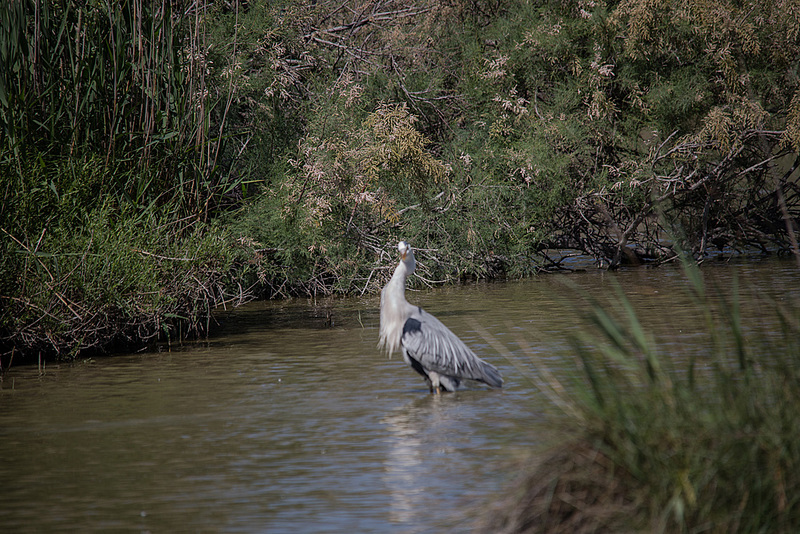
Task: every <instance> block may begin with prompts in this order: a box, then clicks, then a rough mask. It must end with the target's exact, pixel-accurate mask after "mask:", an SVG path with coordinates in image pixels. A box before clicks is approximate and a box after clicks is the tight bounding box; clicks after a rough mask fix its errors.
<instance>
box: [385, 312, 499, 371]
mask: <svg viewBox="0 0 800 534" xmlns="http://www.w3.org/2000/svg"><path fill="white" fill-rule="evenodd" d="M401 342H402V344H403V347H405V349H406V350H407V351H408V352H409V353H410V355H411V356H412V357H413V358H414V359H416V360H417V361H419V362H420V363H421V364H422V366H423V367H425V368H426V369H429V370H431V371H435V372H437V373H440V374H445V375H449V376H456V377H459V378H469V379H472V380H485V379H486V373H485V372H484V366H486V365H489V364H487V363H486V362H484V361H482V360H481V359H480V358H478V357H477V356H476V355H475V353H474V352H472V351H471V350H470V348H469V347H467V346H466V345H465V344H464V342H463V341H461V340H460V339H459V338H458V336H456V335H455V334H454V333H453V332H451V331H450V329H449V328H447V327H446V326H445V325H444V324H442V322H441V321H439V320H438V319H437V318H436V317H434V316H433V315H431V314H429V313H428V312H426V311H424V310H422V309H421V308H417V310H416V311H414V313H412V314H411V316H410V317H409V318H408V319H407V320H406V322H405V325H404V326H403V336H402V338H401ZM490 367H491V366H490Z"/></svg>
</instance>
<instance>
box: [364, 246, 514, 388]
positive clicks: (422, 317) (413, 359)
mask: <svg viewBox="0 0 800 534" xmlns="http://www.w3.org/2000/svg"><path fill="white" fill-rule="evenodd" d="M397 249H398V250H399V251H400V263H399V264H398V265H397V268H396V269H395V270H394V275H393V276H392V279H391V280H389V283H388V284H386V287H384V288H383V291H381V329H380V342H379V343H378V346H379V347H382V348H384V349H386V350H387V351H388V352H389V355H390V356H391V354H392V352H394V351H395V350H397V349H398V348H401V347H402V350H403V359H404V360H405V362H406V363H407V364H408V365H410V366H411V368H412V369H414V370H415V371H416V372H418V373H419V374H421V375H422V377H423V378H424V379H425V381H426V382H427V383H428V385H429V386H430V389H431V392H432V393H440V392H441V390H445V391H455V390H456V389H458V388H459V386H460V385H461V382H462V381H463V380H465V379H469V380H477V381H479V382H483V383H485V384H488V385H489V386H491V387H494V388H499V387H502V386H503V379H502V378H501V377H500V373H498V372H497V369H496V368H495V367H494V366H493V365H491V364H489V363H486V362H485V361H483V360H481V359H480V358H478V357H477V356H476V355H475V353H474V352H472V350H470V348H469V347H467V346H466V345H465V344H464V342H463V341H461V340H460V339H459V338H458V336H456V335H455V334H454V333H453V332H451V331H450V329H449V328H447V327H446V326H445V325H443V324H442V323H441V322H440V321H439V320H438V319H437V318H436V317H434V316H433V315H431V314H429V313H428V312H426V311H425V310H423V309H422V308H420V307H419V306H413V305H411V304H409V303H408V301H406V297H405V291H406V278H408V276H409V275H411V273H413V272H414V269H415V268H416V261H415V260H414V251H413V250H411V247H410V246H409V245H408V243H406V242H405V241H400V243H399V244H398V245H397Z"/></svg>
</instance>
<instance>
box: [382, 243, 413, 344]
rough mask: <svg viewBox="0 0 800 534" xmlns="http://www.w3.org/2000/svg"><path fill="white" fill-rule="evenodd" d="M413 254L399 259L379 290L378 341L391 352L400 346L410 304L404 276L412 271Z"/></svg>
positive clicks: (406, 276)
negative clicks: (387, 281)
mask: <svg viewBox="0 0 800 534" xmlns="http://www.w3.org/2000/svg"><path fill="white" fill-rule="evenodd" d="M415 266H416V265H415V261H414V255H413V254H412V253H409V254H407V255H406V259H405V260H402V261H400V263H399V264H398V265H397V268H395V270H394V274H393V275H392V279H391V280H389V283H388V284H386V286H384V288H383V291H381V328H380V342H379V343H378V346H380V347H383V348H384V349H386V350H387V351H388V352H389V355H391V354H392V352H394V351H395V350H397V349H399V348H400V338H401V337H402V335H403V325H404V324H405V320H406V317H407V315H408V313H409V308H411V305H410V304H409V303H408V301H406V295H405V293H406V278H408V275H410V274H411V273H413V272H414V268H415Z"/></svg>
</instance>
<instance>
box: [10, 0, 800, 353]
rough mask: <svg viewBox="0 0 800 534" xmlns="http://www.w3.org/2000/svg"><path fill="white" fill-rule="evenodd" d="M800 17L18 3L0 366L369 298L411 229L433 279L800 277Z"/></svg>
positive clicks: (635, 5)
mask: <svg viewBox="0 0 800 534" xmlns="http://www.w3.org/2000/svg"><path fill="white" fill-rule="evenodd" d="M798 21H800V1H798V0H780V1H778V2H773V1H770V2H767V1H765V0H753V1H752V2H747V3H744V4H742V3H741V2H733V1H731V0H715V1H705V2H688V1H686V0H659V1H654V0H622V1H611V0H569V1H558V2H556V1H547V0H541V1H525V2H511V1H507V0H478V1H472V0H471V1H462V0H448V1H445V2H432V1H423V2H418V3H411V2H408V1H407V0H348V1H346V2H333V1H328V0H320V1H317V2H298V1H293V0H282V1H278V2H274V1H266V0H253V1H249V2H241V1H238V0H237V1H233V2H221V1H214V0H191V1H187V2H181V3H175V2H167V1H166V0H127V1H124V2H111V1H107V0H99V1H96V2H86V3H76V2H71V1H69V0H15V1H13V2H6V3H5V4H3V6H2V7H0V61H1V62H2V64H1V65H0V132H2V133H0V195H2V207H1V208H0V229H1V230H2V231H1V232H0V255H1V257H2V259H1V260H0V261H2V272H1V273H0V299H2V306H0V310H1V311H0V340H2V349H1V350H0V353H1V354H2V355H3V357H4V358H6V357H7V356H8V355H9V354H10V353H11V351H12V350H15V351H17V352H18V353H20V354H28V355H35V354H36V353H39V352H40V351H41V352H42V353H43V354H45V355H47V354H52V353H55V354H61V355H65V354H69V355H75V354H78V353H80V352H81V351H82V350H85V349H87V348H97V349H102V348H107V347H110V346H111V345H112V344H114V343H115V340H118V339H119V338H125V339H130V340H131V341H132V342H134V343H136V342H137V340H138V341H139V342H140V341H141V340H142V339H145V338H147V337H151V336H153V335H154V332H167V331H170V328H173V327H174V328H177V327H178V326H180V328H181V329H182V330H183V331H187V330H197V329H198V328H199V327H200V325H201V324H207V320H206V318H204V317H203V314H204V313H205V312H201V311H200V310H207V309H209V308H212V307H213V305H214V304H220V303H222V302H226V301H227V296H225V297H223V296H222V295H234V294H236V295H238V296H239V297H238V298H239V300H240V301H244V300H247V299H250V298H254V297H257V296H275V295H278V296H285V295H291V294H331V293H358V294H364V293H367V292H374V291H376V290H377V289H378V288H379V287H380V286H381V285H382V284H383V283H384V282H385V280H386V279H387V277H388V275H389V274H390V272H389V269H388V268H387V266H388V265H389V264H392V263H394V256H393V253H392V251H393V250H394V248H393V247H394V243H396V242H397V241H398V240H399V239H405V240H407V241H409V242H411V243H412V244H413V245H414V246H416V247H417V248H418V249H419V254H418V259H419V260H420V269H419V272H420V274H422V275H423V277H424V279H425V280H427V281H428V283H434V282H442V281H453V280H459V279H463V278H469V277H495V276H502V275H506V276H523V275H526V274H529V273H533V272H535V271H539V270H554V269H560V268H564V263H563V262H562V259H563V257H564V256H565V255H569V254H572V253H581V254H585V255H588V256H589V257H591V258H593V259H594V261H596V263H597V264H598V265H603V266H608V267H612V268H614V267H617V266H619V265H622V264H625V263H639V262H643V261H652V262H660V261H665V260H669V259H672V258H674V256H675V251H674V249H673V245H672V243H670V242H669V241H666V240H665V239H664V236H665V235H668V234H671V235H682V236H684V237H683V238H682V241H681V243H679V244H680V246H682V247H684V248H686V249H687V250H690V251H691V252H692V253H693V254H694V256H695V258H697V259H702V258H703V257H705V256H706V255H708V254H709V253H711V252H713V251H716V250H723V251H725V252H726V253H730V252H737V251H748V252H750V251H756V252H760V253H775V252H777V253H787V252H794V253H795V254H796V255H798V258H799V261H800V249H798V245H797V219H798V215H800V190H799V189H798V183H797V172H796V170H795V169H796V167H797V155H798V152H799V151H800V83H799V81H800V62H799V61H800V60H798V58H800V22H798ZM659 213H660V214H663V216H662V217H657V216H656V214H659ZM123 229H125V231H123ZM128 229H129V230H128ZM153 234H160V235H159V236H158V238H156V236H155V235H153ZM101 235H107V236H108V237H109V239H108V240H106V241H103V240H102V239H101V238H100V236H101ZM123 237H124V239H123ZM99 243H105V244H106V245H104V246H103V247H100V245H99ZM112 243H113V245H112ZM148 247H149V248H148ZM197 249H202V250H204V251H209V252H208V253H207V255H203V254H200V255H197V254H195V253H194V252H192V251H194V250H197ZM135 251H140V252H135ZM210 251H214V252H213V253H211V252H210ZM565 251H566V252H567V254H565ZM204 254H205V253H204ZM212 256H214V257H213V258H212ZM99 257H104V261H107V262H108V263H109V264H111V265H115V266H116V267H115V268H114V269H113V270H102V269H99V268H98V267H97V266H96V265H94V264H92V263H90V259H91V258H99ZM170 258H173V259H170ZM202 258H204V259H202ZM187 259H188V260H191V261H186V260H187ZM65 266H68V267H65ZM65 268H66V269H67V270H64V269H65ZM218 269H220V270H219V271H217V270H218ZM81 272H82V273H90V274H87V275H86V276H77V273H81ZM144 272H146V273H150V274H148V279H147V280H143V278H142V277H141V276H140V275H141V274H142V273H144ZM56 273H60V274H56ZM111 273H113V274H111ZM176 273H183V274H182V275H180V274H176ZM186 276H189V277H190V278H192V279H196V280H198V287H206V288H211V287H219V288H221V289H220V291H219V292H217V291H216V290H214V291H211V290H209V291H208V292H205V293H203V294H204V295H205V296H203V297H202V298H200V297H198V295H199V294H200V293H192V291H187V289H186V288H185V287H183V286H182V285H181V283H180V282H179V281H181V280H185V277H186ZM79 280H82V281H81V282H79ZM120 288H124V292H123V293H119V291H120ZM155 288H158V291H157V292H156V289H155ZM115 291H116V292H117V293H115ZM201 293H202V292H201ZM209 294H214V295H217V296H216V297H215V298H214V299H211V300H206V299H207V296H208V295H209ZM164 296H166V297H165V298H166V299H167V301H169V302H173V303H175V302H182V303H183V304H182V305H181V306H182V307H177V308H176V307H170V306H171V305H170V306H166V307H165V305H164V302H165V301H164V300H163V299H162V297H164ZM87 299H91V300H87ZM131 302H136V303H137V304H136V306H133V305H132V304H131ZM95 306H101V307H102V309H103V310H105V311H104V312H103V313H94V312H93V311H89V310H94V309H95ZM80 310H87V311H86V312H83V311H80ZM135 310H138V311H135ZM165 314H166V315H165ZM100 317H107V318H109V320H108V321H107V326H103V327H102V328H101V326H100V325H101V324H106V323H102V321H101V322H98V321H99V318H100ZM132 317H138V318H139V319H132ZM114 318H126V319H125V320H126V321H128V322H129V323H130V324H133V325H137V326H136V327H130V328H127V327H125V328H127V330H126V331H128V332H132V333H129V334H125V335H118V333H113V330H114V329H113V326H111V325H112V324H113V323H114V322H115V319H114ZM144 318H148V319H144ZM117 322H118V324H119V326H120V329H121V330H125V328H123V325H124V324H126V323H125V322H124V321H120V320H118V319H117ZM170 325H172V326H170ZM139 329H141V333H142V336H139V334H138V332H139ZM22 332H25V333H26V334H25V335H24V336H23V335H22V334H21V333H22ZM84 332H103V334H98V335H97V336H95V337H92V336H90V335H88V334H85V333H84ZM174 332H176V331H175V330H173V333H174ZM89 339H91V341H90V342H89V341H86V340H89Z"/></svg>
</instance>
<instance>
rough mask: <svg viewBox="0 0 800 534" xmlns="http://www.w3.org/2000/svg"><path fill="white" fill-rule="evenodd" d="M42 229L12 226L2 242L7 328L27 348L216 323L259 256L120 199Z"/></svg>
mask: <svg viewBox="0 0 800 534" xmlns="http://www.w3.org/2000/svg"><path fill="white" fill-rule="evenodd" d="M35 237H36V239H31V240H24V241H23V240H19V239H17V238H15V237H13V236H12V235H11V234H9V233H8V232H6V231H4V232H3V236H2V241H0V242H1V243H2V246H3V249H4V250H3V263H4V265H3V273H4V277H3V282H4V285H3V295H4V296H3V312H2V315H0V330H2V331H3V332H4V333H5V334H4V338H3V342H4V343H5V344H8V343H11V344H13V345H14V346H15V347H16V348H17V349H18V350H19V351H21V352H22V354H23V355H25V354H36V353H37V352H38V353H40V354H44V355H45V356H47V355H50V354H58V355H60V356H62V357H63V356H74V355H76V354H78V353H79V352H80V351H85V350H88V349H101V350H104V349H108V348H109V347H113V346H114V345H117V344H119V345H120V346H126V347H129V346H139V345H141V344H143V343H146V342H148V341H149V340H152V339H157V338H158V337H159V336H165V337H167V338H169V337H173V336H180V335H186V334H189V333H192V332H197V331H199V332H204V331H207V328H208V324H207V321H208V318H209V314H210V311H211V309H212V308H213V307H215V306H217V305H221V304H222V303H224V302H225V301H226V300H228V299H232V300H233V301H235V300H236V299H237V296H239V295H236V293H235V292H236V289H234V288H236V287H237V285H236V282H237V281H241V280H244V279H246V278H247V275H246V273H247V271H248V267H247V264H246V262H245V259H246V258H248V257H250V255H251V254H250V250H249V249H248V248H246V247H244V246H241V245H240V246H236V245H234V244H233V243H232V240H231V239H230V237H229V236H228V235H227V234H226V233H225V232H224V231H220V230H211V229H207V228H205V227H204V225H202V224H199V223H196V224H191V225H186V224H185V223H184V224H181V223H177V222H175V221H173V220H172V218H171V217H169V216H166V217H165V216H164V215H159V214H158V212H157V211H155V210H145V211H138V212H137V211H135V210H133V209H131V208H130V207H128V206H123V207H117V206H115V205H113V203H104V204H102V205H100V206H98V207H97V209H96V210H95V211H93V212H92V213H91V214H90V215H89V216H88V217H87V219H86V220H85V221H83V224H76V222H75V221H70V222H69V223H63V224H58V223H55V224H54V225H53V226H49V227H46V228H45V229H43V230H42V232H41V234H40V235H37V236H35ZM11 280H15V281H16V282H15V285H12V284H11ZM239 290H241V288H239ZM65 349H67V350H69V351H70V352H68V353H65V352H64V351H65Z"/></svg>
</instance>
